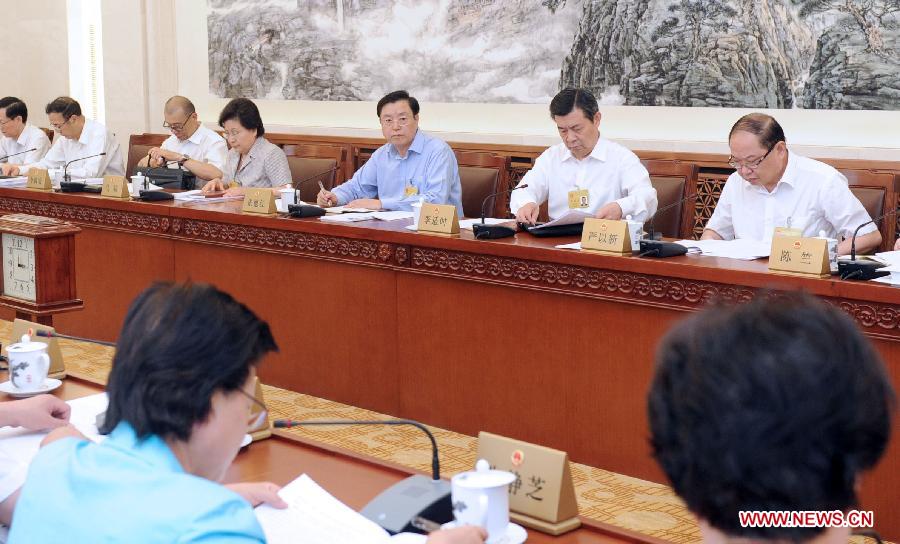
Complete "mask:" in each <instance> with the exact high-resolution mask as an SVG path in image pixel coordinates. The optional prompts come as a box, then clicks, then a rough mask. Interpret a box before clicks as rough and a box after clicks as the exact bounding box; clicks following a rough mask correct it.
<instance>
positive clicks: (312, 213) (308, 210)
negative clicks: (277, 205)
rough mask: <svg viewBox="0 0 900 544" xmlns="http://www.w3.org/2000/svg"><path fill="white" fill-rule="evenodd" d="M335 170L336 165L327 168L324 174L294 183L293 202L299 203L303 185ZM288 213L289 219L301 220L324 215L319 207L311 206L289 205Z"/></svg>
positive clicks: (322, 209) (323, 210) (323, 209)
mask: <svg viewBox="0 0 900 544" xmlns="http://www.w3.org/2000/svg"><path fill="white" fill-rule="evenodd" d="M337 169H338V165H337V164H335V165H334V166H332V167H331V168H329V169H328V170H326V171H324V172H320V173H318V174H316V175H314V176H310V177H308V178H306V179H302V180H300V181H298V182H297V183H295V184H294V195H295V196H294V200H296V201H297V202H300V187H302V186H303V185H305V184H306V183H308V182H310V181H312V180H314V179H318V178H321V177H322V176H326V175H328V174H331V173H332V172H335V171H337ZM288 213H289V214H290V216H291V217H301V218H302V217H320V216H322V215H325V208H322V207H321V206H313V205H311V204H290V205H289V206H288Z"/></svg>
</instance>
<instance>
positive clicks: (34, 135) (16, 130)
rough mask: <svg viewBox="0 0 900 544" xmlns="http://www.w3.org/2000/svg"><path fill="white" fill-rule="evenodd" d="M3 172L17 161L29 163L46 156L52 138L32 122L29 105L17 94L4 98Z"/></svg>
mask: <svg viewBox="0 0 900 544" xmlns="http://www.w3.org/2000/svg"><path fill="white" fill-rule="evenodd" d="M0 133H2V134H3V137H2V138H0V172H2V174H3V175H4V176H5V175H7V172H8V171H10V170H12V166H13V165H14V164H28V163H32V162H37V161H39V160H41V159H42V158H44V155H46V154H47V150H49V149H50V138H47V135H46V134H44V131H43V130H41V129H39V128H37V127H36V126H34V125H29V124H28V107H27V106H25V103H24V102H22V101H21V100H19V99H18V98H16V97H14V96H7V97H5V98H2V99H0Z"/></svg>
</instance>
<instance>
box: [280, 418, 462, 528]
mask: <svg viewBox="0 0 900 544" xmlns="http://www.w3.org/2000/svg"><path fill="white" fill-rule="evenodd" d="M307 425H412V426H413V427H416V428H417V429H420V430H421V431H422V432H424V433H425V434H426V435H428V439H429V440H431V478H428V477H427V476H422V475H421V474H416V475H413V476H410V477H409V478H406V479H404V480H401V481H399V482H397V483H396V484H394V485H392V486H391V487H389V488H387V489H385V490H384V491H382V492H381V493H380V494H379V495H378V496H377V497H375V498H374V499H372V501H371V502H370V503H369V504H367V505H366V506H365V507H363V509H362V510H361V511H360V513H361V514H362V515H363V516H365V517H367V518H369V519H370V520H372V521H374V522H375V523H377V524H378V525H380V526H381V527H383V528H384V529H385V530H387V531H388V532H390V533H391V534H397V533H403V532H418V533H421V532H422V531H421V529H419V526H420V525H421V523H420V522H419V519H420V518H424V519H427V520H432V521H434V522H437V523H439V524H444V523H447V522H449V521H453V507H452V505H451V504H450V484H449V482H447V481H445V480H441V469H440V464H439V462H438V447H437V441H436V440H435V439H434V435H433V434H431V431H429V430H428V428H427V427H426V426H425V425H423V424H421V423H419V422H418V421H413V420H411V419H388V420H383V421H382V420H359V421H355V420H346V419H321V420H304V421H295V420H290V419H276V420H275V421H274V422H273V426H274V427H275V428H276V429H287V428H291V427H297V426H307Z"/></svg>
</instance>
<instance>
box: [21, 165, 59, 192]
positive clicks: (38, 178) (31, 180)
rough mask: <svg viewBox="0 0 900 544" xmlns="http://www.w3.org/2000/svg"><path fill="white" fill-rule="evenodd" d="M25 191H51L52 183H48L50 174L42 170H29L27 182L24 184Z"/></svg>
mask: <svg viewBox="0 0 900 544" xmlns="http://www.w3.org/2000/svg"><path fill="white" fill-rule="evenodd" d="M25 187H26V188H27V189H34V190H35V191H52V190H53V182H51V181H50V174H49V173H48V172H47V171H46V170H45V169H43V168H31V169H29V170H28V181H27V182H25Z"/></svg>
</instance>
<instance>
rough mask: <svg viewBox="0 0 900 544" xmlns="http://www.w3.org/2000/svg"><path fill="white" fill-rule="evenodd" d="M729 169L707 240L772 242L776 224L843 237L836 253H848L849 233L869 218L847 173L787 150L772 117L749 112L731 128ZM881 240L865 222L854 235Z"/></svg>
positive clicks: (872, 243) (862, 243) (860, 242)
mask: <svg viewBox="0 0 900 544" xmlns="http://www.w3.org/2000/svg"><path fill="white" fill-rule="evenodd" d="M728 146H729V147H730V148H731V158H730V159H729V164H730V165H731V166H732V167H733V168H735V169H736V171H735V172H734V173H733V174H731V176H730V177H729V178H728V181H727V182H726V183H725V187H724V188H723V189H722V196H721V197H719V202H718V204H716V210H715V212H713V215H712V217H710V219H709V222H708V223H707V224H706V229H705V230H704V231H703V236H702V237H701V239H703V240H733V239H743V238H747V239H752V240H760V241H770V240H771V239H772V235H773V233H774V230H775V229H776V228H778V227H788V228H794V229H799V230H800V231H801V232H802V235H803V236H807V237H810V236H819V234H820V233H821V232H825V236H827V237H828V238H839V235H843V236H844V237H845V239H844V240H843V241H842V242H840V243H839V244H838V254H839V255H846V254H848V253H850V237H851V236H852V235H853V231H854V230H856V228H857V227H858V226H859V225H862V224H863V223H865V222H866V221H869V220H871V217H869V214H868V212H866V209H865V208H864V207H863V205H862V204H861V203H860V202H859V200H858V199H857V198H856V197H855V196H853V193H852V192H850V188H849V186H848V184H847V178H845V177H844V176H843V174H841V173H840V172H838V171H837V170H835V169H834V168H832V167H831V166H828V165H827V164H824V163H821V162H819V161H815V160H812V159H808V158H806V157H801V156H800V155H798V154H796V153H793V152H789V151H788V148H787V143H786V141H785V137H784V130H782V128H781V125H779V124H778V121H776V120H775V119H774V118H773V117H771V116H769V115H766V114H763V113H750V114H747V115H745V116H743V117H741V118H740V119H738V121H737V123H735V124H734V126H733V127H731V132H730V133H729V135H728ZM879 244H881V233H880V232H878V228H877V227H876V226H875V225H874V224H871V225H866V226H865V227H863V228H862V229H860V231H859V235H858V236H857V238H856V250H857V251H859V252H866V251H869V250H872V249H874V248H876V247H878V246H879Z"/></svg>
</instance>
